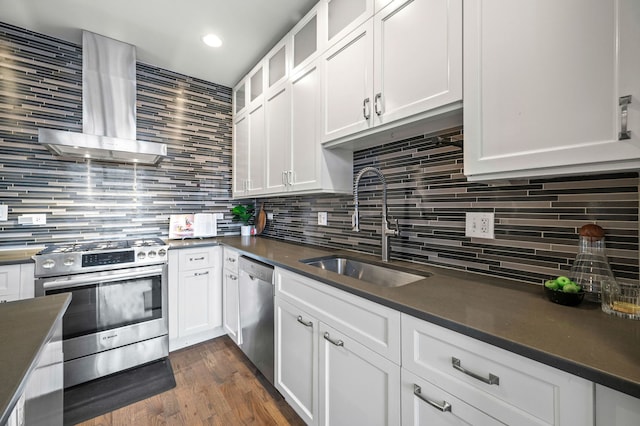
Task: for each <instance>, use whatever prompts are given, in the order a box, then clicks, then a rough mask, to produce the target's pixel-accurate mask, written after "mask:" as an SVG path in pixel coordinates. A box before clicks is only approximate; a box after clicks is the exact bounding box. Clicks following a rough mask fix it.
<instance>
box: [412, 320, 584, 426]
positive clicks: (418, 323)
mask: <svg viewBox="0 0 640 426" xmlns="http://www.w3.org/2000/svg"><path fill="white" fill-rule="evenodd" d="M402 342H403V348H402V365H403V367H405V368H406V369H408V370H410V371H412V372H414V373H416V374H417V375H419V376H420V377H423V378H424V379H426V380H428V381H430V382H432V383H434V384H435V385H437V386H440V387H443V388H445V389H446V388H448V387H451V384H452V383H455V384H456V386H455V388H456V389H455V392H453V391H451V390H449V392H451V393H452V394H454V395H456V396H457V397H460V398H461V399H463V400H464V401H466V402H468V403H472V402H474V403H472V405H474V406H476V407H477V408H479V409H481V410H482V411H484V412H486V413H488V414H489V415H491V416H494V417H496V418H498V419H501V420H502V421H506V422H507V423H509V424H513V422H516V423H517V424H536V425H537V424H548V425H556V424H565V423H564V422H566V421H567V420H566V419H562V416H561V415H560V413H561V411H562V412H563V413H564V415H566V412H567V410H566V407H576V406H579V407H580V410H579V412H578V413H575V411H576V410H570V411H571V413H572V416H573V420H572V421H575V423H573V424H589V423H590V422H592V421H593V418H592V417H593V415H592V413H593V409H592V407H593V402H592V397H593V384H592V383H591V382H588V381H586V380H584V379H581V378H579V377H576V376H573V375H571V374H568V373H565V372H563V371H560V370H557V369H555V368H552V367H549V366H546V365H544V364H541V363H538V362H536V361H533V360H530V359H528V358H525V357H522V356H519V355H516V354H513V353H511V352H508V351H505V350H503V349H500V348H497V347H495V346H492V345H489V344H487V343H484V342H481V341H479V340H476V339H472V338H470V337H467V336H464V335H462V334H459V333H456V332H453V331H451V330H448V329H445V328H443V327H440V326H437V325H434V324H431V323H429V322H426V321H422V320H419V319H417V318H414V317H411V316H410V315H405V314H402ZM447 390H448V389H447ZM492 401H495V403H492ZM476 404H477V405H476ZM563 407H565V409H564V410H563ZM576 416H578V417H576ZM580 416H583V418H580ZM505 417H506V418H505ZM523 419H528V420H526V421H524V420H523ZM561 420H564V421H561ZM570 423H571V422H570Z"/></svg>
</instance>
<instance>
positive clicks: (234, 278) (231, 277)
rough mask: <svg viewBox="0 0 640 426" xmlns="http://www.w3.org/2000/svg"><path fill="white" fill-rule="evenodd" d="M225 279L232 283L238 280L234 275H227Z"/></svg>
mask: <svg viewBox="0 0 640 426" xmlns="http://www.w3.org/2000/svg"><path fill="white" fill-rule="evenodd" d="M227 278H229V279H230V280H232V281H235V280H237V279H238V277H236V276H235V275H227Z"/></svg>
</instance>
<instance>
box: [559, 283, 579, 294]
mask: <svg viewBox="0 0 640 426" xmlns="http://www.w3.org/2000/svg"><path fill="white" fill-rule="evenodd" d="M562 291H564V292H565V293H577V292H579V291H580V287H578V286H577V285H574V284H571V283H569V284H565V285H564V287H562Z"/></svg>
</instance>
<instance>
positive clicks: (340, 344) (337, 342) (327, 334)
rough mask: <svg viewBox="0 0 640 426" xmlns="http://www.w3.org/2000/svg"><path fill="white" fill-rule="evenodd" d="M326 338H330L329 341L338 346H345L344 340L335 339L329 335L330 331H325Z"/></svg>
mask: <svg viewBox="0 0 640 426" xmlns="http://www.w3.org/2000/svg"><path fill="white" fill-rule="evenodd" d="M324 339H325V340H328V341H329V342H331V343H333V344H334V345H336V346H344V342H343V341H342V340H333V339H332V338H331V336H329V333H328V332H325V333H324Z"/></svg>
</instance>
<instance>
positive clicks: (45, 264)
mask: <svg viewBox="0 0 640 426" xmlns="http://www.w3.org/2000/svg"><path fill="white" fill-rule="evenodd" d="M54 266H56V262H55V261H54V260H52V259H47V260H45V261H44V262H42V267H43V268H44V269H51V268H53V267H54Z"/></svg>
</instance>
